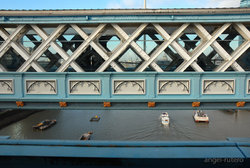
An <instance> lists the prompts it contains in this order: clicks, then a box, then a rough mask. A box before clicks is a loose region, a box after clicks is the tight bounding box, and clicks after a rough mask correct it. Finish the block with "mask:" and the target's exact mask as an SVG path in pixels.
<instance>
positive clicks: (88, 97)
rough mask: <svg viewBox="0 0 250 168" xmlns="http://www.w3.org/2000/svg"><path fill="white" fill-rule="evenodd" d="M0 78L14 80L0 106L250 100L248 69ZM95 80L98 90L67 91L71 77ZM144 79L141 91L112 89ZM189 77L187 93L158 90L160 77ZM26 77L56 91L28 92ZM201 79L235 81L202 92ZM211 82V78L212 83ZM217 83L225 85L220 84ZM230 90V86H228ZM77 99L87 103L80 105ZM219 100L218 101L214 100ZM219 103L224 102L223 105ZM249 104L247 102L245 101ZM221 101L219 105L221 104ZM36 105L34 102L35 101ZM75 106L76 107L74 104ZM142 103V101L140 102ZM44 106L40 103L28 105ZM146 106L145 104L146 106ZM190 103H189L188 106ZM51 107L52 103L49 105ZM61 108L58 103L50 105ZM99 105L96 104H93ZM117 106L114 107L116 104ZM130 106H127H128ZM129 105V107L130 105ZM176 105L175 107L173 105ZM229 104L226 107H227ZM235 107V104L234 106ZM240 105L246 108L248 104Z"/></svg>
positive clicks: (4, 75)
mask: <svg viewBox="0 0 250 168" xmlns="http://www.w3.org/2000/svg"><path fill="white" fill-rule="evenodd" d="M1 79H9V80H13V83H14V87H13V90H14V92H13V93H12V94H0V102H1V106H2V107H1V108H16V105H15V101H24V102H26V105H27V106H26V107H25V106H24V107H23V108H28V104H29V103H32V102H33V103H48V105H47V107H48V108H50V106H49V103H52V102H56V103H57V102H60V101H64V102H69V103H70V102H72V103H75V105H73V104H72V106H71V107H69V108H76V109H78V108H80V109H81V108H86V107H87V106H89V107H90V105H91V103H98V102H99V103H102V102H107V101H108V102H113V103H118V104H119V103H120V104H123V103H139V102H149V101H154V102H158V103H159V106H158V107H159V108H160V107H163V105H164V103H172V104H174V103H178V102H179V103H190V102H194V101H199V102H203V103H204V104H206V103H214V104H211V105H210V106H215V107H214V108H218V105H219V106H220V108H226V107H227V105H228V104H225V103H233V107H235V103H236V102H238V101H245V102H250V94H249V93H250V91H249V90H250V89H249V87H250V84H249V80H250V74H249V73H248V72H223V73H215V72H204V73H198V72H184V73H174V72H169V73H166V72H164V73H157V72H142V73H136V72H122V73H118V72H114V73H112V72H103V73H88V72H84V73H70V72H68V73H67V72H65V73H29V72H26V73H16V72H6V73H1V74H0V80H1ZM76 79H78V80H98V81H100V92H101V93H100V94H70V88H69V81H70V80H76ZM121 79H122V80H138V79H139V80H143V81H145V93H144V94H115V93H114V80H121ZM163 79H164V80H167V79H171V80H184V79H185V80H189V81H190V86H189V87H190V89H189V90H190V93H189V94H159V93H158V91H159V86H158V85H159V84H158V81H159V80H163ZM26 80H45V81H46V80H53V81H55V82H56V94H28V93H26V92H27V90H26V89H27V88H26V87H25V85H26V84H25V81H26ZM204 80H215V81H216V80H219V81H220V80H222V81H223V80H231V81H232V82H234V84H233V86H232V87H231V88H230V87H228V88H229V89H233V90H232V93H230V94H205V93H203V92H204V88H203V87H204V86H203V82H204ZM212 84H213V83H212V82H211V85H212ZM219 85H224V84H223V83H222V84H219ZM230 92H231V90H230ZM8 102H14V103H12V105H13V107H10V106H9V104H8ZM77 103H86V104H90V105H87V106H83V107H81V106H80V105H79V104H77ZM215 103H219V104H217V105H216V104H215ZM222 103H223V104H224V105H225V106H223V105H222ZM247 104H248V103H247ZM221 105H222V106H221ZM36 106H37V104H36ZM74 106H75V107H74ZM143 106H144V105H143ZM39 107H41V108H43V106H38V107H34V106H31V107H29V108H39ZM145 107H146V106H145ZM190 107H191V106H190ZM51 108H52V107H51ZM55 108H56V109H57V108H60V107H59V106H58V104H57V105H56V107H53V109H55ZM92 108H98V107H95V106H94V107H92ZM116 108H117V107H116ZM128 108H129V107H128ZM131 108H132V107H131ZM176 108H177V107H176ZM227 108H229V107H227ZM235 108H236V107H235ZM243 108H246V109H248V108H249V106H245V107H243Z"/></svg>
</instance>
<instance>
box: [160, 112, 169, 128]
mask: <svg viewBox="0 0 250 168" xmlns="http://www.w3.org/2000/svg"><path fill="white" fill-rule="evenodd" d="M160 118H161V123H162V124H163V125H169V115H168V113H167V112H163V113H162V114H161V116H160Z"/></svg>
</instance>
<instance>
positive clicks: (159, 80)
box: [157, 79, 191, 95]
mask: <svg viewBox="0 0 250 168" xmlns="http://www.w3.org/2000/svg"><path fill="white" fill-rule="evenodd" d="M161 81H187V82H188V93H160V92H159V91H160V90H159V89H160V82H161ZM190 93H191V80H190V79H158V80H157V94H158V95H190Z"/></svg>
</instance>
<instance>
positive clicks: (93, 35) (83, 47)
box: [56, 24, 106, 72]
mask: <svg viewBox="0 0 250 168" xmlns="http://www.w3.org/2000/svg"><path fill="white" fill-rule="evenodd" d="M105 26H106V24H100V25H99V26H98V27H97V28H96V29H95V30H94V31H93V32H92V33H91V35H90V36H89V37H88V38H87V39H86V40H85V41H84V42H83V43H82V44H81V45H80V46H79V47H78V48H77V49H76V50H75V52H74V53H73V54H72V56H71V57H69V58H68V59H67V60H66V61H64V62H63V64H62V65H61V66H60V67H59V68H58V69H57V71H56V72H63V71H65V70H66V69H67V67H68V66H69V65H70V63H71V62H72V61H74V60H75V59H77V57H78V56H79V55H80V54H81V53H82V52H83V51H84V50H86V48H87V47H88V46H89V45H90V43H91V41H93V40H94V39H95V38H96V37H97V36H98V35H99V33H101V31H103V29H104V27H105Z"/></svg>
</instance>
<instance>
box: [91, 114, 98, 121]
mask: <svg viewBox="0 0 250 168" xmlns="http://www.w3.org/2000/svg"><path fill="white" fill-rule="evenodd" d="M99 120H100V117H99V116H97V115H96V116H94V117H92V118H91V119H90V121H99Z"/></svg>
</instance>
